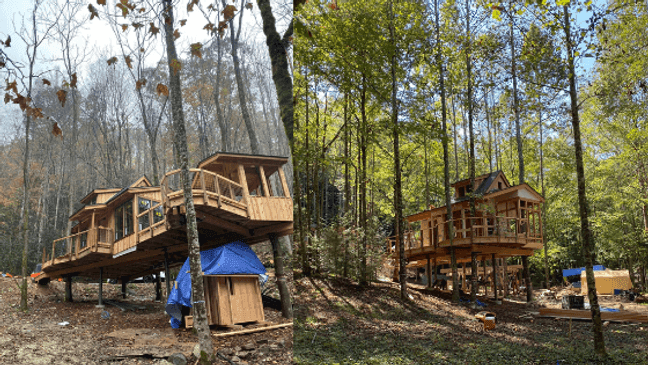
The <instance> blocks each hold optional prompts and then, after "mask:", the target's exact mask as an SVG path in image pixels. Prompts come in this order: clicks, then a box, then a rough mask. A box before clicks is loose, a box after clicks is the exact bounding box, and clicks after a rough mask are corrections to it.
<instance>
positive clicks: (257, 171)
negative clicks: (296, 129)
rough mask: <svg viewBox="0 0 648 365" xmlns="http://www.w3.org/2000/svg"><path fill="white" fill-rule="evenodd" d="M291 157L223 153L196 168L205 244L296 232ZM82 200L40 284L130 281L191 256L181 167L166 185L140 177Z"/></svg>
mask: <svg viewBox="0 0 648 365" xmlns="http://www.w3.org/2000/svg"><path fill="white" fill-rule="evenodd" d="M287 162H288V159H287V158H285V157H273V156H255V155H243V154H233V153H217V154H215V155H213V156H211V157H208V158H207V159H205V160H203V161H202V162H200V163H199V164H198V166H197V168H195V169H190V179H191V187H192V193H193V199H194V204H195V207H196V218H197V222H198V231H199V240H200V247H201V250H206V249H209V248H213V247H217V246H220V245H222V244H225V243H228V242H231V241H235V240H242V241H243V242H246V243H247V244H249V245H252V244H255V243H259V242H262V241H265V240H267V239H268V238H269V237H270V236H275V237H280V236H285V235H288V234H291V233H292V230H293V204H292V198H291V197H290V192H289V190H288V183H287V180H286V176H285V173H284V170H283V165H285V164H286V163H287ZM81 203H83V204H84V206H83V208H81V209H79V210H78V211H77V212H76V213H74V214H73V215H72V216H71V217H70V220H72V221H77V222H78V223H77V224H76V225H75V226H74V228H73V229H72V234H71V235H70V236H68V237H63V238H60V239H57V240H55V241H54V242H53V243H52V246H51V247H49V248H47V247H46V248H45V249H44V250H43V257H42V271H43V272H42V273H41V274H40V275H39V276H37V277H36V278H35V280H36V281H37V282H39V283H47V282H49V281H50V280H51V279H54V278H58V277H71V276H85V277H91V278H100V277H101V278H102V279H106V278H113V279H121V280H122V282H125V281H128V280H129V279H132V278H135V277H139V276H143V275H148V274H152V273H159V272H160V271H162V270H164V267H165V266H167V267H168V266H169V265H175V264H182V262H184V260H185V259H186V257H187V255H188V245H187V233H186V216H185V213H186V208H185V205H184V196H183V190H182V186H181V183H180V170H174V171H171V172H169V173H167V174H166V175H165V176H164V178H163V179H162V182H161V184H160V186H151V183H150V182H149V181H148V179H147V178H146V177H142V178H140V179H139V180H137V181H136V182H135V183H133V184H132V185H130V186H128V187H125V188H123V189H95V190H93V191H92V192H90V193H89V194H88V195H87V196H85V197H84V198H83V199H82V200H81ZM165 263H166V265H165Z"/></svg>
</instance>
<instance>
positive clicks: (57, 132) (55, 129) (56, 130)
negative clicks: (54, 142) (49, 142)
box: [52, 122, 63, 137]
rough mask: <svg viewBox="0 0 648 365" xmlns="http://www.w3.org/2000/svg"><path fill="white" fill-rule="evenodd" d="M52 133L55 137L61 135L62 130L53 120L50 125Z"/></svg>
mask: <svg viewBox="0 0 648 365" xmlns="http://www.w3.org/2000/svg"><path fill="white" fill-rule="evenodd" d="M52 134H53V135H55V136H56V137H63V131H62V130H61V128H59V126H58V123H56V122H54V125H53V126H52Z"/></svg>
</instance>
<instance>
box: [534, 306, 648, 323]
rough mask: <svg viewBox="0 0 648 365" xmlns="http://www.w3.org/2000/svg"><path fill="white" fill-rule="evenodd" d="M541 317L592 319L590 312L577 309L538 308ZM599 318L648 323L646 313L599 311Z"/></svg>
mask: <svg viewBox="0 0 648 365" xmlns="http://www.w3.org/2000/svg"><path fill="white" fill-rule="evenodd" d="M540 316H541V317H552V318H576V319H586V320H591V319H592V312H591V311H589V310H578V309H558V308H540ZM601 320H603V321H614V322H639V323H648V315H645V314H640V313H637V312H629V311H621V312H601Z"/></svg>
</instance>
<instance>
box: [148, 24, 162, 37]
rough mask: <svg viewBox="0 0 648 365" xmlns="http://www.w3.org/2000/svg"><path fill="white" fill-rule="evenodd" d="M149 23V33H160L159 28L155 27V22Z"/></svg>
mask: <svg viewBox="0 0 648 365" xmlns="http://www.w3.org/2000/svg"><path fill="white" fill-rule="evenodd" d="M150 24H151V29H150V32H151V34H153V35H156V34H158V33H160V28H157V27H156V26H155V24H153V22H151V23H150Z"/></svg>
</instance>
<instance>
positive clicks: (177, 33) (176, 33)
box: [173, 29, 180, 39]
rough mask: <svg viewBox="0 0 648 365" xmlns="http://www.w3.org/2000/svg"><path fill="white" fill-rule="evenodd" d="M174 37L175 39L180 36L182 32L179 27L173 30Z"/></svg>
mask: <svg viewBox="0 0 648 365" xmlns="http://www.w3.org/2000/svg"><path fill="white" fill-rule="evenodd" d="M173 38H174V39H178V38H180V32H179V31H178V30H177V29H176V30H174V31H173Z"/></svg>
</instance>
